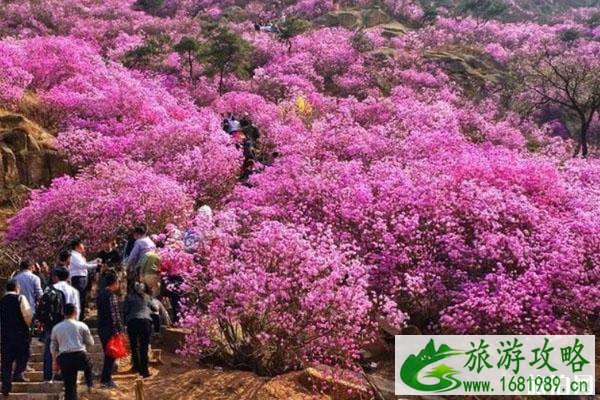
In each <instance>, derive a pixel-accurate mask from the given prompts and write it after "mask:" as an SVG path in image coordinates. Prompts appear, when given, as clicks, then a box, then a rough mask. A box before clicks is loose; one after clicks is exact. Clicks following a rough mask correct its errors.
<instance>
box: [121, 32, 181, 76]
mask: <svg viewBox="0 0 600 400" xmlns="http://www.w3.org/2000/svg"><path fill="white" fill-rule="evenodd" d="M170 48H171V38H170V37H169V35H165V34H160V35H153V36H149V37H147V38H146V39H145V40H144V43H143V44H142V45H141V46H138V47H136V48H134V49H132V50H130V51H128V52H127V53H126V54H125V55H124V56H123V60H122V61H123V65H125V66H126V67H127V68H150V69H152V68H153V67H154V66H156V65H158V64H160V62H161V61H162V60H163V59H164V57H165V56H166V54H167V51H168V50H169V49H170Z"/></svg>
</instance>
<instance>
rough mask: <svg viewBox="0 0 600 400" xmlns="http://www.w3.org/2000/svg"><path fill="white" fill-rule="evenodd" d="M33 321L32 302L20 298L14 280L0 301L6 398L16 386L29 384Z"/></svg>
mask: <svg viewBox="0 0 600 400" xmlns="http://www.w3.org/2000/svg"><path fill="white" fill-rule="evenodd" d="M32 318H33V312H32V310H31V306H30V305H29V301H27V298H26V297H25V296H23V295H21V294H19V284H18V283H17V282H16V281H15V280H14V279H11V280H10V281H8V282H7V283H6V293H5V294H4V296H2V299H0V363H1V364H2V367H1V370H2V373H1V375H2V394H3V395H4V396H8V395H9V393H10V392H11V390H12V383H13V382H26V379H25V377H24V376H23V373H24V372H25V369H26V368H27V361H28V360H29V355H30V349H29V346H30V344H31V336H30V335H29V327H30V326H31V320H32ZM13 367H14V369H13Z"/></svg>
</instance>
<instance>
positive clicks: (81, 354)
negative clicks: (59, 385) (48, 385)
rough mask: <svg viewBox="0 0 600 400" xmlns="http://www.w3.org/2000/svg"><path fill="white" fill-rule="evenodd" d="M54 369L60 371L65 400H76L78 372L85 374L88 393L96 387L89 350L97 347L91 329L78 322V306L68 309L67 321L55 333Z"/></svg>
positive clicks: (68, 307) (72, 305)
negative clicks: (94, 346)
mask: <svg viewBox="0 0 600 400" xmlns="http://www.w3.org/2000/svg"><path fill="white" fill-rule="evenodd" d="M51 343H52V344H51V347H52V369H53V370H54V371H58V369H59V367H60V370H61V372H62V375H63V382H64V384H65V400H77V372H79V371H83V373H84V375H85V383H86V384H87V387H88V390H90V391H91V389H92V387H93V383H94V382H93V375H92V362H91V360H90V357H89V355H88V353H87V349H86V346H93V345H94V338H93V337H92V333H91V332H90V328H88V326H87V325H86V324H84V323H83V322H81V321H78V320H77V306H76V305H75V304H70V303H69V304H66V305H65V319H64V320H63V321H62V322H61V323H59V324H58V325H56V326H55V327H54V329H52V335H51Z"/></svg>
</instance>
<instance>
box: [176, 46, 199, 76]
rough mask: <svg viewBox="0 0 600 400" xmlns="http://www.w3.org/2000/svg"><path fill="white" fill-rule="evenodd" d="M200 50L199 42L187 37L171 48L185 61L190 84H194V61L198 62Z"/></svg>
mask: <svg viewBox="0 0 600 400" xmlns="http://www.w3.org/2000/svg"><path fill="white" fill-rule="evenodd" d="M200 48H201V45H200V42H198V41H197V40H196V39H194V38H191V37H188V36H184V37H183V38H181V40H180V41H179V43H177V44H176V45H175V46H173V49H174V50H175V51H176V52H177V53H179V54H181V55H182V56H183V57H185V59H186V61H187V64H188V74H189V79H190V82H194V61H196V60H198V57H199V52H200Z"/></svg>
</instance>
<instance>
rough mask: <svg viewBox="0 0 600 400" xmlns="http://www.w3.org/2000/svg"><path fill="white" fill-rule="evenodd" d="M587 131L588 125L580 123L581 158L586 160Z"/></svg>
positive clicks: (583, 122)
mask: <svg viewBox="0 0 600 400" xmlns="http://www.w3.org/2000/svg"><path fill="white" fill-rule="evenodd" d="M588 129H589V125H588V124H587V123H586V122H585V119H584V121H582V122H581V132H580V134H581V156H582V157H583V158H587V156H588V135H587V133H588Z"/></svg>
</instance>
